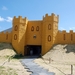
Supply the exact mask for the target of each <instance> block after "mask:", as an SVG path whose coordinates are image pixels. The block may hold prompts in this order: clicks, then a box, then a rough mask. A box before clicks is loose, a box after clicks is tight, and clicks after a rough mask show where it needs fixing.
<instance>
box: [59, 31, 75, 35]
mask: <svg viewBox="0 0 75 75" xmlns="http://www.w3.org/2000/svg"><path fill="white" fill-rule="evenodd" d="M58 33H63V34H64V33H75V32H74V31H73V30H70V31H69V32H66V30H62V31H60V30H59V31H58Z"/></svg>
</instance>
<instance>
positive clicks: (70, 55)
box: [35, 44, 75, 75]
mask: <svg viewBox="0 0 75 75" xmlns="http://www.w3.org/2000/svg"><path fill="white" fill-rule="evenodd" d="M35 62H36V63H37V64H39V65H40V66H42V67H43V68H45V69H48V70H49V71H50V72H54V73H55V75H67V74H71V65H73V75H75V45H67V44H65V45H60V44H59V45H55V46H54V47H53V48H52V49H51V50H50V51H49V52H48V53H46V54H45V55H44V56H43V57H42V59H41V58H39V59H36V60H35Z"/></svg>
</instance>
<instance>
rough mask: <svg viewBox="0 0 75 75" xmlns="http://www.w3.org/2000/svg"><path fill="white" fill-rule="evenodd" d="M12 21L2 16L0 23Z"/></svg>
mask: <svg viewBox="0 0 75 75" xmlns="http://www.w3.org/2000/svg"><path fill="white" fill-rule="evenodd" d="M12 19H13V18H12V17H7V18H3V17H1V16H0V22H4V21H6V22H11V21H12Z"/></svg>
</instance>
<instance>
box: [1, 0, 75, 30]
mask: <svg viewBox="0 0 75 75" xmlns="http://www.w3.org/2000/svg"><path fill="white" fill-rule="evenodd" d="M46 13H48V14H49V15H50V14H51V13H55V14H56V15H59V24H58V25H59V29H60V30H64V29H65V30H67V31H69V30H71V29H72V30H74V31H75V0H0V31H3V30H6V29H8V28H10V27H12V18H13V17H14V16H17V17H18V16H22V17H27V18H28V20H42V16H44V15H45V14H46Z"/></svg>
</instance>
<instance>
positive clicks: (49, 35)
mask: <svg viewBox="0 0 75 75" xmlns="http://www.w3.org/2000/svg"><path fill="white" fill-rule="evenodd" d="M58 21H59V16H58V15H55V14H54V13H52V14H51V15H48V14H46V15H45V16H43V19H42V20H38V21H36V20H34V21H29V20H28V19H27V18H22V17H21V16H19V17H18V18H16V17H14V18H13V22H12V25H13V26H12V31H11V32H10V33H9V32H6V33H4V32H1V33H0V42H7V43H11V44H12V46H13V48H14V49H15V50H16V52H17V53H18V54H22V55H31V51H32V54H33V55H40V54H41V55H44V54H45V53H47V52H48V51H49V50H50V49H51V47H52V46H53V45H54V44H75V39H74V38H75V33H74V32H73V31H72V30H70V32H69V33H67V32H66V31H65V30H63V31H61V32H60V31H59V30H58Z"/></svg>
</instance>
